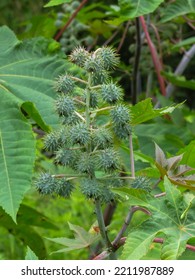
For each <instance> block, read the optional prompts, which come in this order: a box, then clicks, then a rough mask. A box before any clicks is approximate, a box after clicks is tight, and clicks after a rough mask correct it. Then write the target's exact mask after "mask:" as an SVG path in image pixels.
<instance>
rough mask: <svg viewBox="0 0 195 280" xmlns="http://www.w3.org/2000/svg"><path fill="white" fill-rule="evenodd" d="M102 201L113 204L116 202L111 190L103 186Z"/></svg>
mask: <svg viewBox="0 0 195 280" xmlns="http://www.w3.org/2000/svg"><path fill="white" fill-rule="evenodd" d="M100 200H101V202H102V203H111V202H114V200H115V195H114V193H113V192H112V191H111V190H110V189H109V188H107V187H106V186H102V188H101V195H100Z"/></svg>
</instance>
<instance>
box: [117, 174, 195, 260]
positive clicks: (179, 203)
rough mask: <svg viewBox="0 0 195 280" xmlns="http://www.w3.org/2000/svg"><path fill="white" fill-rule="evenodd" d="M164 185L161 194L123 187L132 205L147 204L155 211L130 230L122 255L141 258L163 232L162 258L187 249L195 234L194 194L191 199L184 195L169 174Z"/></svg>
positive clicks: (172, 257)
mask: <svg viewBox="0 0 195 280" xmlns="http://www.w3.org/2000/svg"><path fill="white" fill-rule="evenodd" d="M164 187H165V191H166V196H164V197H159V198H155V197H152V196H149V195H146V194H144V193H143V191H142V193H140V191H139V190H134V189H133V190H132V189H130V188H129V189H123V190H121V193H122V195H123V196H124V195H125V196H126V197H127V198H128V203H129V204H130V205H139V206H142V207H147V209H148V210H149V211H150V212H151V214H152V215H151V216H150V218H149V219H147V220H146V221H145V222H143V223H142V224H141V225H139V226H137V227H136V228H132V229H131V230H130V233H129V235H128V237H127V240H126V243H125V246H124V250H123V253H122V259H130V260H137V259H142V258H143V257H144V256H145V255H146V254H147V253H148V252H149V250H150V246H151V243H152V242H153V240H154V238H155V237H156V236H159V235H161V237H162V236H163V238H164V242H163V244H162V247H161V259H164V260H171V259H173V260H175V259H178V258H179V257H180V256H181V254H182V253H183V252H184V251H185V249H186V244H187V242H188V240H189V239H190V238H192V237H194V236H195V216H194V211H195V198H194V196H193V198H191V199H190V200H189V199H185V196H184V195H182V193H181V192H180V191H179V190H178V189H176V188H175V186H173V185H172V184H171V182H170V181H169V180H168V178H167V177H165V180H164ZM119 193H120V190H119V192H118V194H119ZM138 197H139V199H138ZM138 200H139V202H138ZM138 203H139V204H138Z"/></svg>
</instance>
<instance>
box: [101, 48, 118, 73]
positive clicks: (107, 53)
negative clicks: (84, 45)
mask: <svg viewBox="0 0 195 280" xmlns="http://www.w3.org/2000/svg"><path fill="white" fill-rule="evenodd" d="M96 57H97V58H99V57H100V58H101V60H102V61H103V65H104V69H105V70H111V69H113V68H115V67H116V66H117V65H118V64H119V62H120V61H119V58H118V55H117V54H116V51H115V50H114V49H113V48H111V47H108V46H106V47H102V48H99V49H97V50H96Z"/></svg>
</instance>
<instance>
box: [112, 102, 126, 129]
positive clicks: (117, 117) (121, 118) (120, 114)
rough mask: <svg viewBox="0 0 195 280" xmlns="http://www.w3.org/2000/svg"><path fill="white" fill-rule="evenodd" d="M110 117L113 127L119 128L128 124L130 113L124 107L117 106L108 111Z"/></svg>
mask: <svg viewBox="0 0 195 280" xmlns="http://www.w3.org/2000/svg"><path fill="white" fill-rule="evenodd" d="M110 115H111V118H112V121H113V123H114V125H117V126H120V125H124V124H126V123H129V120H130V113H129V110H128V108H127V107H126V106H125V105H122V104H120V105H117V106H116V107H115V108H114V109H112V110H111V111H110Z"/></svg>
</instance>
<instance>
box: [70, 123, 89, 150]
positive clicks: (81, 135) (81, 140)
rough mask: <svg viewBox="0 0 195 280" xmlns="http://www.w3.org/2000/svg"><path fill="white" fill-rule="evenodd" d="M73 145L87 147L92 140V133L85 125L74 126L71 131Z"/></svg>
mask: <svg viewBox="0 0 195 280" xmlns="http://www.w3.org/2000/svg"><path fill="white" fill-rule="evenodd" d="M70 135H71V140H72V143H73V144H80V145H86V144H87V143H89V140H90V131H89V129H88V128H87V126H86V125H85V124H84V123H78V124H76V125H74V126H73V127H72V128H71V130H70Z"/></svg>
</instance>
